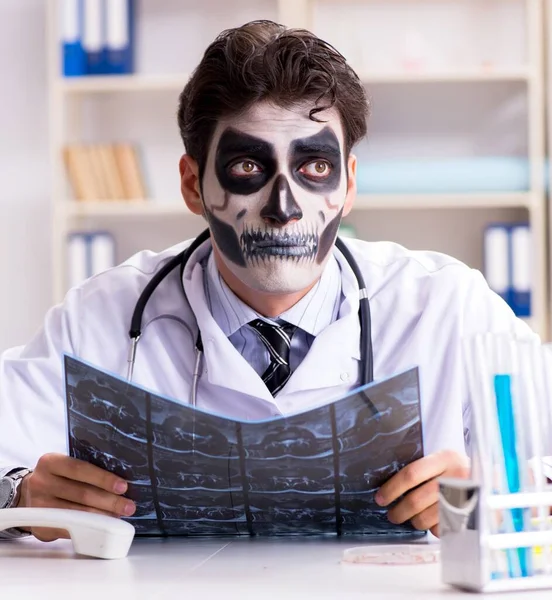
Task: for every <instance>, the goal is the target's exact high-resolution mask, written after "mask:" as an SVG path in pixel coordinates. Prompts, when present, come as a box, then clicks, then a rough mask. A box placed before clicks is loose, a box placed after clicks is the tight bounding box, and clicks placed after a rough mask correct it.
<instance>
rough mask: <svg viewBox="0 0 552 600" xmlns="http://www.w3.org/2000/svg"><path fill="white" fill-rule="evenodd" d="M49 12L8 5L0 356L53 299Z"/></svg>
mask: <svg viewBox="0 0 552 600" xmlns="http://www.w3.org/2000/svg"><path fill="white" fill-rule="evenodd" d="M45 4H46V3H45V2H44V0H1V1H0V190H1V192H0V194H1V195H0V351H2V350H3V349H5V348H6V347H9V346H12V345H15V344H19V343H23V342H24V341H25V340H27V339H28V338H29V337H30V336H31V335H32V334H33V332H34V331H35V330H36V329H37V327H38V326H39V325H40V323H41V321H42V319H43V317H44V313H45V311H46V310H47V308H48V305H49V302H50V299H51V264H50V227H49V223H50V208H49V163H48V112H47V109H48V107H47V86H46V57H45V11H46V8H45Z"/></svg>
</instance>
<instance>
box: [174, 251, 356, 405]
mask: <svg viewBox="0 0 552 600" xmlns="http://www.w3.org/2000/svg"><path fill="white" fill-rule="evenodd" d="M210 249H211V242H210V241H207V242H205V243H204V244H202V245H201V246H200V247H199V248H198V249H197V251H196V252H195V253H194V254H193V255H192V257H191V258H190V260H189V261H188V264H187V265H186V268H185V269H184V276H183V284H184V289H185V291H186V295H187V297H188V302H189V303H190V307H191V309H192V311H193V312H194V315H195V317H196V320H197V323H198V327H199V330H200V331H201V337H202V339H203V347H204V365H205V367H206V371H207V372H206V373H205V372H204V373H203V376H204V377H207V379H208V381H209V382H210V383H211V384H212V385H216V386H220V387H222V388H227V389H233V390H236V391H239V392H241V393H246V394H248V395H250V396H252V397H255V398H259V399H262V400H266V401H267V402H271V403H277V401H278V398H280V397H281V396H283V395H286V396H287V395H288V394H291V393H294V392H300V391H305V390H310V389H320V388H324V387H331V386H336V385H343V384H344V381H345V379H344V378H343V375H344V373H346V372H348V373H350V371H351V369H352V367H353V362H354V361H358V360H359V359H360V356H361V353H360V322H359V318H358V310H359V287H358V283H357V281H356V278H355V276H354V273H353V271H352V269H351V267H350V266H349V265H348V263H347V261H346V260H345V258H344V256H343V255H342V254H341V252H339V250H338V249H337V248H334V256H335V257H336V259H337V262H338V264H339V268H340V270H341V279H342V292H343V296H344V300H343V301H342V304H341V308H340V310H339V318H338V319H337V320H336V321H334V322H333V323H331V324H330V325H329V326H328V327H327V328H326V329H324V330H323V331H321V332H320V333H319V335H318V336H317V337H316V339H315V340H314V342H313V344H312V346H311V348H310V350H309V352H308V353H307V356H306V357H305V358H304V359H303V361H302V362H301V364H300V365H299V367H298V368H297V369H296V370H295V372H294V373H293V374H292V375H291V377H290V379H289V381H288V383H287V384H286V386H285V387H284V389H283V390H282V392H281V393H280V394H278V396H277V397H276V399H275V398H273V397H272V395H271V394H270V392H269V391H268V388H267V387H266V385H265V384H264V382H263V380H262V379H261V377H260V376H259V375H258V374H257V372H256V371H255V370H254V369H253V367H251V365H250V364H249V363H248V362H247V361H246V360H245V359H244V358H243V357H242V355H241V354H240V353H239V352H238V351H237V350H236V349H235V348H234V346H233V345H232V343H231V342H230V340H229V339H228V338H227V336H226V335H225V334H224V332H223V331H222V329H221V328H220V327H219V326H218V324H217V323H216V321H215V320H214V318H213V316H212V315H211V312H210V311H209V307H208V303H207V300H206V297H205V288H204V272H203V267H202V265H201V261H202V260H203V259H204V258H205V257H206V256H207V254H208V253H209V251H210ZM337 349H339V352H336V350H337ZM329 356H331V360H328V357H329ZM336 356H337V357H338V358H337V359H335V357H336ZM222 364H224V366H225V368H224V372H222V369H220V368H218V366H219V365H222Z"/></svg>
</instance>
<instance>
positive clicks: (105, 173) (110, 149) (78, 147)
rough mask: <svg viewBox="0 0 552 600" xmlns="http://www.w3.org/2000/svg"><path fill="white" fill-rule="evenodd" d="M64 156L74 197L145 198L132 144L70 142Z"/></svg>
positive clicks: (84, 198) (87, 199)
mask: <svg viewBox="0 0 552 600" xmlns="http://www.w3.org/2000/svg"><path fill="white" fill-rule="evenodd" d="M63 158H64V163H65V167H66V169H67V175H68V178H69V182H70V184H71V187H72V189H73V195H74V197H75V199H76V200H81V201H104V200H106V201H107V200H145V199H146V198H147V197H148V194H147V191H146V186H145V183H144V177H143V174H142V169H141V166H140V161H139V160H138V155H137V151H136V149H135V147H134V146H133V145H132V144H127V143H119V144H69V145H67V146H65V148H64V151H63Z"/></svg>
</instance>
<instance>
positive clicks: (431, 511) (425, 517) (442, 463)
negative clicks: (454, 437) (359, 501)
mask: <svg viewBox="0 0 552 600" xmlns="http://www.w3.org/2000/svg"><path fill="white" fill-rule="evenodd" d="M469 466H470V463H469V460H468V458H467V457H466V456H463V455H461V454H458V453H456V452H453V451H452V450H443V451H442V452H437V453H436V454H431V455H429V456H426V457H424V458H421V459H420V460H417V461H415V462H413V463H411V464H410V465H408V466H407V467H405V468H404V469H403V470H402V471H400V472H399V473H397V474H396V475H394V476H393V477H391V479H390V480H389V481H387V482H386V483H384V484H383V485H382V486H381V488H380V489H379V491H378V493H377V494H376V502H377V503H378V504H379V505H380V506H388V505H389V504H391V503H392V502H394V501H395V500H397V498H400V497H401V496H403V495H404V494H406V496H405V497H404V498H402V499H401V501H400V502H399V503H398V504H397V505H396V506H394V507H393V508H392V509H391V510H390V511H389V513H388V518H389V520H390V521H391V523H395V524H397V525H398V524H401V523H405V522H406V521H411V522H412V525H413V526H414V527H415V528H416V529H419V530H426V529H429V530H430V531H431V533H432V534H433V535H436V536H438V535H439V504H438V495H439V484H438V483H437V479H438V478H440V477H457V478H461V479H467V478H468V477H469V475H470V468H469ZM414 488H416V489H414ZM410 490H413V491H410ZM409 491H410V493H407V492H409Z"/></svg>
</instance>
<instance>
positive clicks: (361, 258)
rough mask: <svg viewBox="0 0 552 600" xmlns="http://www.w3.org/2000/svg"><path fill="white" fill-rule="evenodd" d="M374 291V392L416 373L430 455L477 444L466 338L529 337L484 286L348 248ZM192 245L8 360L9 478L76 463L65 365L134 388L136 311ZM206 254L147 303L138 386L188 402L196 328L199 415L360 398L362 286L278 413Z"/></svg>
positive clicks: (101, 295) (4, 365) (395, 256)
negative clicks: (214, 289) (147, 290)
mask: <svg viewBox="0 0 552 600" xmlns="http://www.w3.org/2000/svg"><path fill="white" fill-rule="evenodd" d="M347 243H348V244H349V247H350V248H351V250H352V252H353V255H354V256H355V258H356V261H357V263H358V264H359V266H360V269H361V271H362V273H363V275H364V278H365V280H366V284H367V289H368V294H369V299H370V305H371V312H372V340H373V349H374V376H375V379H379V378H382V377H386V376H389V375H392V374H394V373H397V372H400V371H402V370H404V369H407V368H409V367H412V366H414V365H418V366H419V367H420V376H421V397H422V421H423V432H424V449H425V453H426V454H428V453H431V452H435V451H437V450H439V449H445V448H447V449H452V450H456V451H459V452H463V451H464V450H465V449H466V441H467V440H468V441H469V427H470V410H469V403H468V400H467V392H466V382H465V375H464V365H463V361H462V354H461V338H462V337H463V336H469V335H473V334H475V333H476V332H483V331H516V332H517V333H518V334H520V335H521V334H523V335H532V334H531V332H530V330H529V328H528V327H527V326H526V325H525V323H523V322H522V321H521V320H519V319H517V318H516V317H515V316H514V314H513V313H512V311H511V310H510V308H509V307H508V306H507V304H506V303H505V302H503V300H502V299H501V298H499V297H498V296H497V295H495V294H494V293H493V292H492V291H491V290H490V289H489V287H488V286H487V284H486V282H485V280H484V278H483V277H482V275H481V274H480V273H479V272H477V271H474V270H472V269H470V268H468V267H467V266H466V265H464V264H462V263H460V262H458V261H456V260H454V259H452V258H450V257H448V256H444V255H442V254H437V253H430V252H412V251H408V250H406V249H404V248H403V247H401V246H399V245H397V244H393V243H388V242H377V243H368V242H363V241H359V240H347ZM184 247H185V243H184V244H181V245H179V246H176V247H174V248H171V249H168V250H166V251H164V252H162V253H160V254H154V253H152V252H147V251H145V252H141V253H139V254H137V255H135V256H134V257H132V258H130V259H129V260H128V261H127V262H125V263H124V264H122V265H120V266H117V267H115V268H113V269H110V270H109V271H106V272H105V273H102V274H100V275H98V276H96V277H94V278H92V279H90V280H89V281H87V282H85V283H83V284H82V285H81V286H79V287H77V288H75V289H72V290H71V291H70V292H69V293H68V294H67V296H66V298H65V301H64V302H63V304H61V305H59V306H56V307H54V308H53V309H51V310H50V311H49V313H48V314H47V316H46V319H45V323H44V326H43V328H42V329H41V331H40V332H39V333H38V334H37V335H36V337H35V338H34V339H33V340H32V341H31V342H30V343H29V344H28V345H26V346H25V347H21V348H14V349H12V350H8V351H7V352H5V353H4V354H3V355H2V357H1V360H0V469H1V468H2V466H11V465H13V466H16V465H21V466H29V467H33V466H34V465H35V464H36V462H37V460H38V458H39V457H40V456H41V455H43V454H44V453H47V452H63V453H65V452H67V434H66V424H65V404H64V383H63V370H62V359H63V354H64V353H69V354H72V355H75V356H78V357H80V358H82V359H84V360H86V361H88V362H90V363H92V364H94V365H97V366H98V367H100V368H102V369H105V370H108V371H110V372H112V373H115V374H118V375H120V376H123V377H124V376H125V374H126V368H127V355H128V348H129V337H128V330H129V326H130V318H131V315H132V312H133V309H134V306H135V303H136V301H137V299H138V296H139V295H140V293H141V291H142V290H143V289H144V287H145V285H146V284H147V282H148V281H149V280H150V278H151V276H152V274H153V273H154V272H155V271H156V270H157V269H159V268H160V266H161V265H162V264H164V263H165V262H166V261H167V259H169V258H170V257H171V256H173V255H174V254H175V253H176V252H179V251H180V250H182V249H183V248H184ZM209 249H210V245H209V242H207V243H206V244H205V245H204V246H202V247H201V248H200V249H199V250H198V251H197V252H196V253H195V254H194V256H193V257H192V259H191V260H190V262H189V264H188V265H187V268H186V270H185V273H184V286H185V290H186V293H187V296H188V301H189V304H188V303H187V302H186V301H185V300H184V296H183V293H182V288H181V284H180V282H179V270H178V269H176V270H175V271H173V273H172V274H171V275H170V276H169V277H168V278H167V279H166V280H165V281H164V282H163V283H162V284H161V286H160V287H159V289H158V290H157V291H156V292H155V293H154V295H153V296H152V298H151V299H150V302H149V303H148V305H147V307H146V311H145V315H144V326H143V336H142V339H141V341H140V343H139V346H138V353H137V358H136V368H135V371H134V381H135V382H136V383H138V384H141V385H143V386H145V387H147V388H149V389H151V390H153V391H155V392H158V393H160V394H163V395H167V396H169V397H172V398H174V399H177V400H180V401H182V402H188V400H189V397H190V384H191V378H192V377H191V376H192V372H193V366H194V360H195V354H194V346H195V338H196V333H197V327H198V324H199V328H200V329H201V332H202V337H203V341H204V348H205V355H204V361H203V370H202V375H201V379H200V383H199V389H198V406H200V407H202V408H204V409H207V410H212V411H215V412H218V413H223V414H226V415H228V416H233V417H238V418H242V419H260V418H266V417H268V416H271V415H277V414H286V413H289V412H296V411H298V410H302V409H306V408H307V407H312V406H315V405H320V404H322V403H324V402H327V401H328V400H329V399H333V398H335V397H336V396H338V395H340V394H342V393H344V392H346V391H348V390H349V389H351V388H352V387H353V386H355V385H356V384H357V381H358V377H359V364H360V355H361V349H360V347H359V346H360V342H359V333H360V326H359V320H358V307H359V295H358V291H359V290H358V285H357V282H356V279H355V277H354V275H353V272H352V270H351V269H350V267H349V266H348V264H347V263H346V262H345V260H344V259H343V257H342V255H341V254H340V253H339V252H338V251H337V250H335V255H336V258H337V259H338V262H339V264H340V266H341V270H342V285H343V295H344V302H343V304H342V306H341V311H340V318H339V319H338V320H337V321H335V322H334V323H332V324H331V325H330V326H329V327H328V328H327V329H325V330H324V331H322V332H321V333H320V334H319V336H318V337H317V338H316V340H315V341H314V343H313V345H312V347H311V349H310V351H309V353H308V355H307V356H306V358H305V359H304V361H303V362H302V363H301V364H300V366H299V367H298V368H297V370H296V371H295V372H294V373H293V374H292V376H291V378H290V380H289V382H288V383H287V384H286V386H285V388H284V389H283V390H282V392H281V393H280V394H279V395H278V396H277V397H276V398H275V399H274V398H272V396H271V395H270V393H269V392H268V390H267V388H266V387H265V385H264V384H263V382H262V380H261V378H260V377H259V376H258V375H257V374H256V372H255V371H254V370H253V369H252V367H251V366H250V365H249V364H248V363H247V362H246V361H245V359H244V358H243V357H242V356H241V355H240V354H239V353H238V352H237V351H236V350H235V349H234V347H233V346H232V345H231V343H230V342H229V341H228V339H227V338H226V337H225V335H224V334H223V333H222V331H221V330H220V328H219V327H218V326H217V324H216V323H215V321H214V320H213V318H212V316H211V314H210V312H209V310H208V307H207V304H206V301H205V295H204V287H203V271H202V268H201V265H200V264H199V260H200V258H201V257H202V256H204V255H205V253H206V252H208V251H209Z"/></svg>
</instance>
